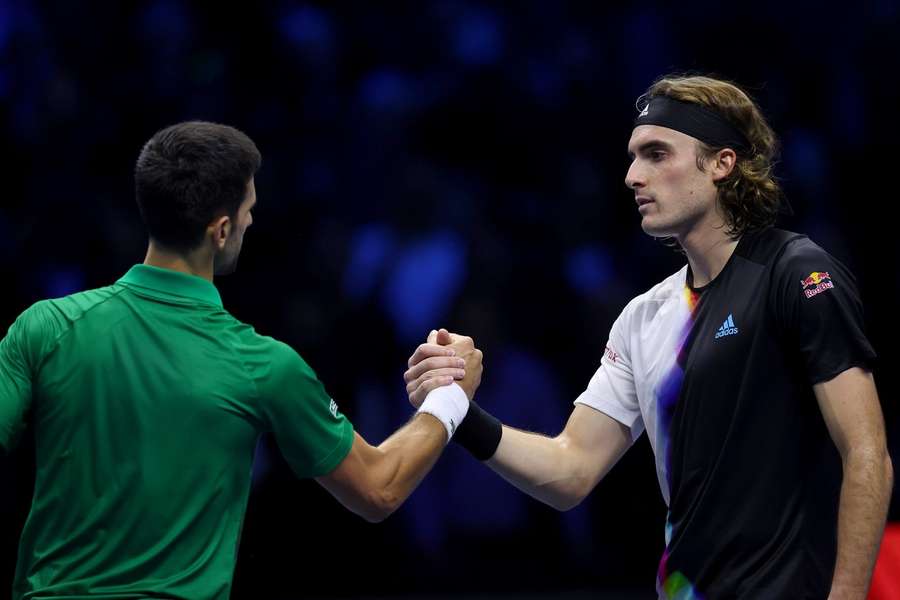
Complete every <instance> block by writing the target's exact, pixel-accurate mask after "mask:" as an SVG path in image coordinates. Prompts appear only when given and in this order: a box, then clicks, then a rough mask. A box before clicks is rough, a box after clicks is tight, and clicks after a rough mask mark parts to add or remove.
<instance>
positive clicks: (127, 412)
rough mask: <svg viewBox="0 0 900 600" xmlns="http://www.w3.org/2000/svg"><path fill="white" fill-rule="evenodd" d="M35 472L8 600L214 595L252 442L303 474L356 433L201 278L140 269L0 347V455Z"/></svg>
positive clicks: (31, 314)
mask: <svg viewBox="0 0 900 600" xmlns="http://www.w3.org/2000/svg"><path fill="white" fill-rule="evenodd" d="M26 421H29V422H30V423H31V424H32V426H33V428H34V435H35V442H36V454H37V456H36V459H37V477H36V482H35V490H34V500H33V504H32V507H31V512H30V514H29V516H28V520H27V522H26V524H25V528H24V531H23V533H22V539H21V542H20V545H19V558H18V566H17V570H16V576H15V583H14V589H13V597H14V598H16V599H20V598H65V599H69V600H74V599H81V598H98V597H103V598H117V599H127V598H150V597H152V598H181V599H185V600H201V599H223V600H224V599H226V598H228V596H229V590H230V587H231V580H232V575H233V571H234V565H235V559H236V553H237V546H238V538H239V534H240V530H241V525H242V522H243V518H244V513H245V509H246V504H247V497H248V495H249V490H250V472H251V466H252V461H253V451H254V448H255V446H256V441H257V438H258V436H259V435H260V433H262V432H267V431H270V432H272V433H273V434H274V437H275V440H276V441H277V443H278V446H279V447H280V449H281V451H282V453H283V454H284V456H285V458H286V459H287V461H288V463H289V464H290V465H291V467H292V468H293V470H294V471H295V472H296V474H297V475H298V476H300V477H314V476H318V475H322V474H326V473H328V472H330V471H331V470H333V469H334V468H335V467H336V466H337V465H338V464H339V463H340V462H341V461H342V460H343V458H344V457H345V456H346V455H347V453H348V452H349V450H350V447H351V445H352V442H353V427H352V425H351V424H350V422H349V421H348V420H347V419H346V418H345V417H344V416H343V415H342V414H341V413H340V412H339V411H338V410H337V405H336V404H335V403H334V402H333V401H332V400H331V398H330V397H329V396H328V394H327V393H326V392H325V390H324V388H323V386H322V384H321V383H320V382H319V380H318V379H317V378H316V375H315V373H314V372H313V371H312V369H311V368H310V367H309V366H308V365H307V364H306V363H305V362H304V361H303V359H302V358H300V356H299V355H298V354H297V353H296V352H295V351H294V350H292V349H291V348H290V347H288V346H287V345H285V344H283V343H281V342H278V341H276V340H274V339H272V338H270V337H266V336H262V335H259V334H257V333H256V332H255V331H254V330H253V329H252V328H251V327H250V326H248V325H245V324H243V323H241V322H239V321H238V320H236V319H235V318H234V317H232V316H231V315H230V314H229V313H228V312H226V311H225V310H224V309H223V308H222V300H221V298H220V297H219V294H218V292H217V290H216V288H215V286H214V285H213V284H212V283H211V282H209V281H207V280H205V279H202V278H200V277H195V276H192V275H186V274H183V273H178V272H176V271H172V270H168V269H159V268H155V267H151V266H145V265H137V266H135V267H133V268H132V269H131V270H129V271H128V273H127V274H126V275H125V276H124V277H122V278H121V279H120V280H119V281H118V282H116V283H115V284H114V285H112V286H109V287H105V288H100V289H96V290H90V291H87V292H82V293H78V294H74V295H71V296H67V297H65V298H60V299H57V300H45V301H42V302H38V303H37V304H35V305H33V306H32V307H31V308H29V309H28V310H26V311H25V312H24V313H23V314H22V315H21V316H20V317H19V318H18V319H17V320H16V322H15V323H14V324H13V325H12V327H11V328H10V329H9V333H8V335H7V336H6V337H5V338H4V339H3V341H2V342H0V447H2V448H3V449H4V450H8V449H9V448H11V446H12V445H13V444H14V442H15V439H16V437H17V435H18V433H19V432H20V431H21V430H22V428H23V427H24V424H25V422H26Z"/></svg>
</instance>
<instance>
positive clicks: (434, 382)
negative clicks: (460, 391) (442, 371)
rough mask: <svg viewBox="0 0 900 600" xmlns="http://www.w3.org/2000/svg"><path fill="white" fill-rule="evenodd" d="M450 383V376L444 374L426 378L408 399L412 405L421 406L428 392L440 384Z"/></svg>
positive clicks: (451, 380)
mask: <svg viewBox="0 0 900 600" xmlns="http://www.w3.org/2000/svg"><path fill="white" fill-rule="evenodd" d="M451 383H453V378H452V377H445V376H444V377H432V378H430V379H426V380H425V381H424V382H422V385H420V386H419V387H418V389H416V391H415V392H413V393H412V394H410V395H409V401H410V403H411V404H412V405H413V406H415V407H416V408H419V407H420V406H422V403H423V402H425V396H427V395H428V394H429V392H431V391H433V390H436V389H438V388H439V387H441V386H445V385H450V384H451Z"/></svg>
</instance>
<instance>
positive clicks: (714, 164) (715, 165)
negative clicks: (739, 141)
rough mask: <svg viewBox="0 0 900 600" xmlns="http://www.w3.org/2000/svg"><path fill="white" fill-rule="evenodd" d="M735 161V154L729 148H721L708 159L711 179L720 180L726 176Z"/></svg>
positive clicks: (731, 169)
mask: <svg viewBox="0 0 900 600" xmlns="http://www.w3.org/2000/svg"><path fill="white" fill-rule="evenodd" d="M735 163H737V154H735V153H734V150H732V149H731V148H722V149H721V150H719V151H718V152H717V153H716V155H715V156H713V157H712V160H711V161H710V168H711V169H712V175H713V181H721V180H722V179H725V178H726V177H728V176H729V175H730V174H731V172H732V171H733V170H734V165H735Z"/></svg>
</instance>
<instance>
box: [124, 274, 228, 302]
mask: <svg viewBox="0 0 900 600" xmlns="http://www.w3.org/2000/svg"><path fill="white" fill-rule="evenodd" d="M117 283H122V284H125V285H129V286H136V287H139V288H142V289H143V290H146V291H148V292H151V293H152V292H159V293H161V294H163V295H166V296H180V297H183V298H190V299H192V300H197V301H200V302H204V303H206V304H214V305H216V306H218V307H220V308H221V307H222V297H221V296H220V295H219V290H217V289H216V286H214V285H213V284H212V282H211V281H207V280H206V279H203V278H202V277H198V276H196V275H188V274H187V273H181V272H179V271H173V270H172V269H163V268H160V267H151V266H150V265H134V266H133V267H131V268H130V269H129V270H128V272H127V273H125V275H123V276H122V278H121V279H119V281H118V282H117Z"/></svg>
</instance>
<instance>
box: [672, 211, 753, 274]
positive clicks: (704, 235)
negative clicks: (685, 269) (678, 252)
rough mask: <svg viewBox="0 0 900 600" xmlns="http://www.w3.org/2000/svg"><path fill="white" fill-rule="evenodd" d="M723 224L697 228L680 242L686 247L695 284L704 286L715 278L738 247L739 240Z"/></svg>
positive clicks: (685, 250)
mask: <svg viewBox="0 0 900 600" xmlns="http://www.w3.org/2000/svg"><path fill="white" fill-rule="evenodd" d="M726 229H727V227H726V226H725V225H724V224H723V225H721V226H717V227H708V226H707V227H703V228H702V229H701V228H695V230H694V231H691V232H690V233H688V234H687V235H685V236H683V237H679V239H678V242H679V243H680V244H681V247H682V248H684V253H685V254H686V255H687V259H688V264H690V266H691V273H692V274H693V277H694V280H693V286H694V287H703V286H705V285H707V284H708V283H709V282H711V281H712V280H713V279H715V278H716V277H717V276H718V275H719V273H721V272H722V269H724V268H725V264H726V263H727V262H728V259H729V258H731V255H732V254H733V253H734V249H735V248H737V244H738V240H736V239H733V238H732V237H731V236H729V235H728V234H727V233H725V231H726Z"/></svg>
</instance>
